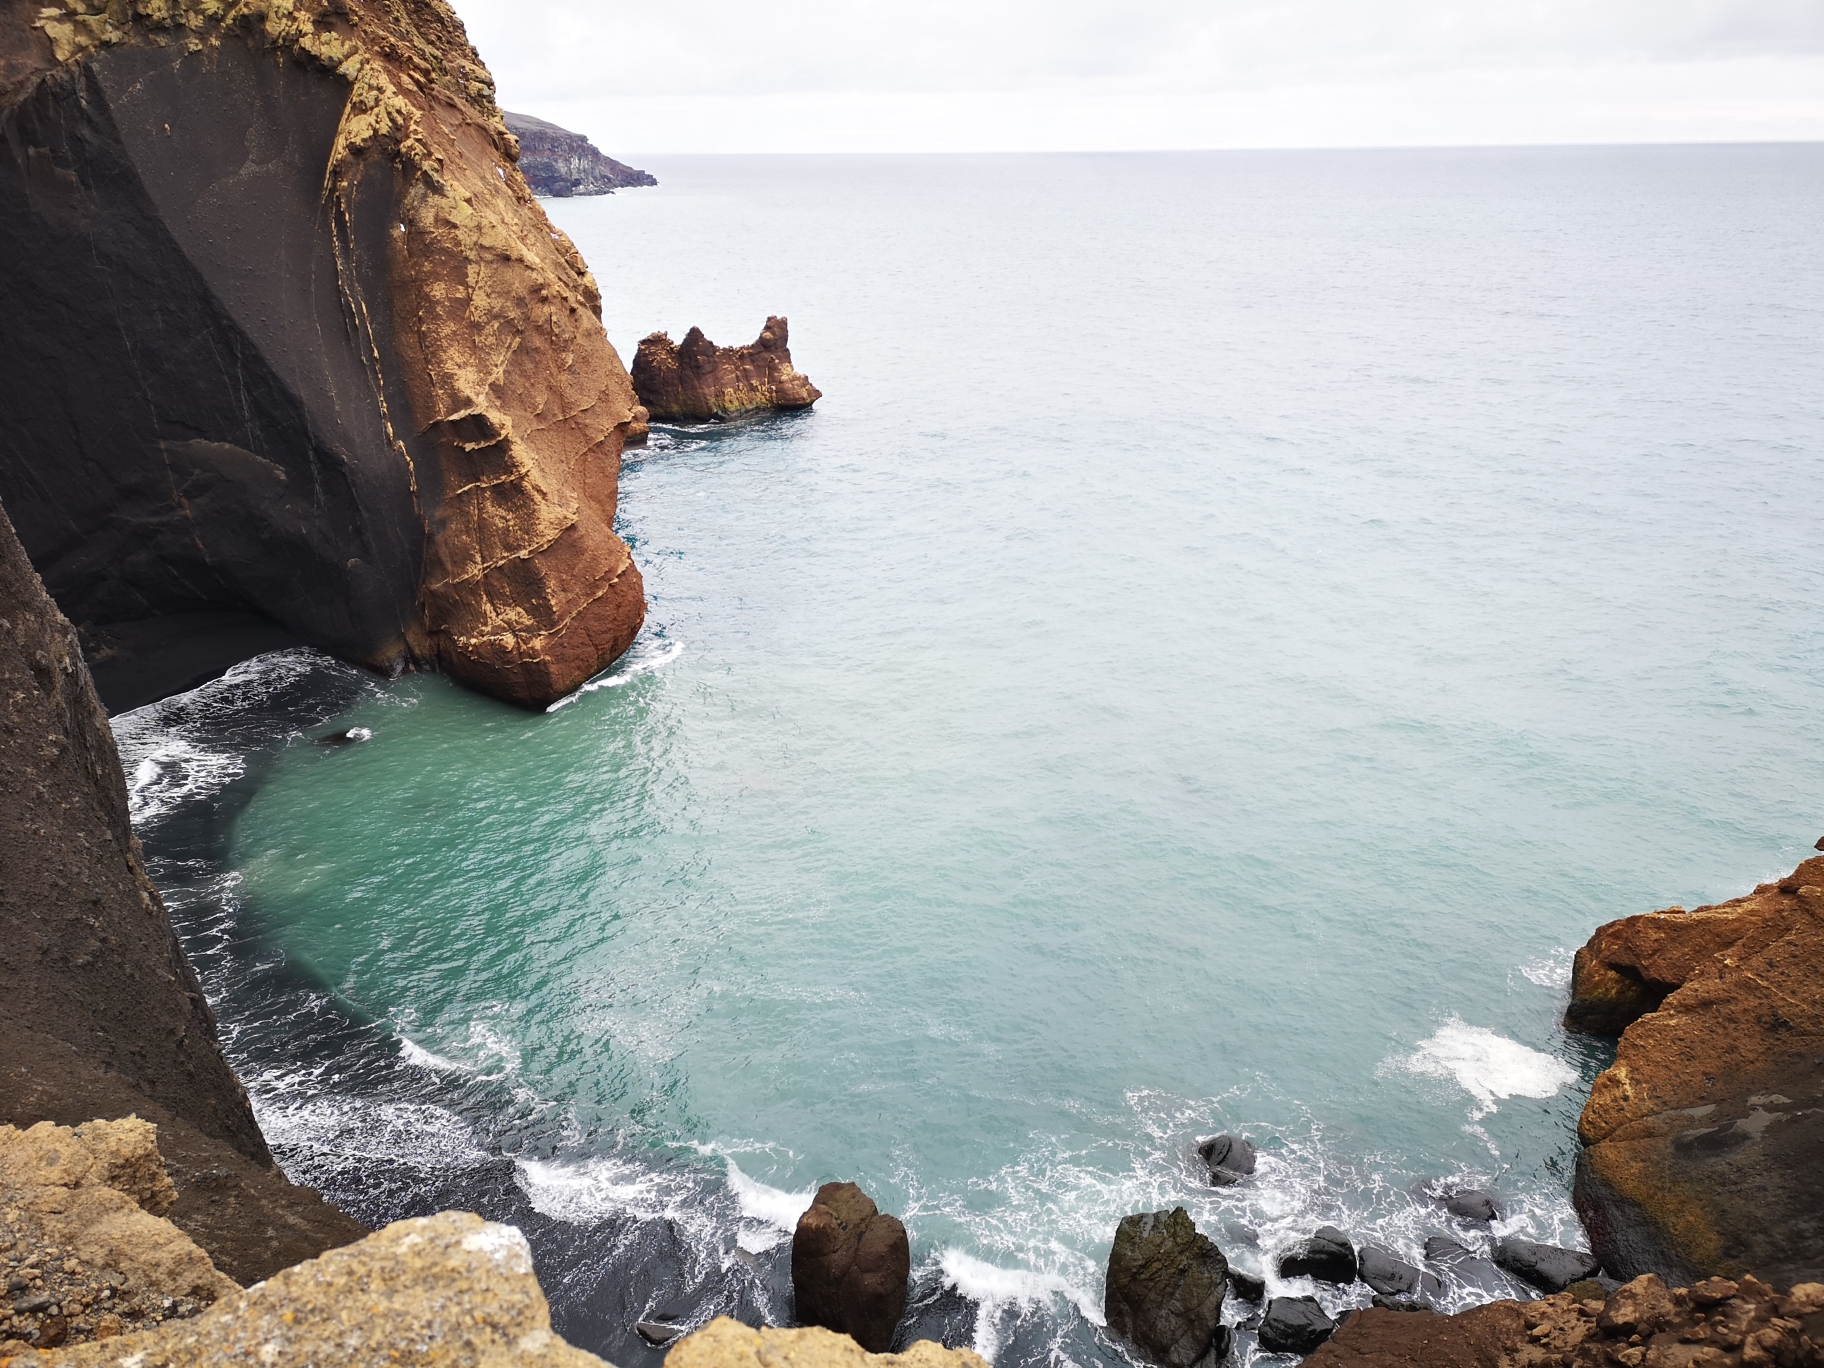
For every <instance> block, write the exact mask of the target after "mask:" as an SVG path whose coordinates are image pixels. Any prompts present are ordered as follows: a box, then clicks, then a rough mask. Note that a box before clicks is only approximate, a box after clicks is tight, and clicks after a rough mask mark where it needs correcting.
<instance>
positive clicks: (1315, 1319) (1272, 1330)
mask: <svg viewBox="0 0 1824 1368" xmlns="http://www.w3.org/2000/svg"><path fill="white" fill-rule="evenodd" d="M1335 1333H1336V1322H1335V1321H1333V1320H1331V1319H1330V1317H1329V1316H1327V1315H1325V1314H1324V1308H1323V1307H1321V1306H1319V1305H1318V1304H1317V1298H1316V1297H1275V1298H1273V1301H1272V1304H1271V1305H1269V1306H1268V1307H1267V1314H1266V1317H1265V1318H1264V1319H1263V1320H1262V1321H1261V1323H1260V1347H1261V1348H1262V1349H1265V1350H1267V1351H1269V1352H1270V1353H1275V1354H1308V1353H1310V1352H1311V1351H1312V1350H1313V1349H1315V1348H1317V1346H1318V1345H1320V1344H1322V1343H1323V1342H1324V1341H1325V1340H1327V1339H1329V1338H1330V1336H1331V1335H1333V1334H1335Z"/></svg>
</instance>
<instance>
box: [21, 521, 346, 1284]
mask: <svg viewBox="0 0 1824 1368" xmlns="http://www.w3.org/2000/svg"><path fill="white" fill-rule="evenodd" d="M0 925H4V926H5V928H6V935H5V937H4V939H3V940H0V1038H4V1040H5V1041H6V1049H5V1051H4V1054H0V1123H11V1124H12V1125H15V1126H22V1127H23V1126H31V1125H32V1124H33V1123H35V1122H39V1121H46V1120H48V1121H53V1122H56V1123H58V1124H61V1125H64V1126H73V1125H79V1124H82V1123H83V1122H86V1121H91V1120H93V1119H94V1118H95V1117H97V1116H108V1117H122V1116H127V1115H129V1114H136V1115H138V1116H140V1117H142V1118H145V1119H146V1120H148V1121H151V1122H154V1123H156V1124H157V1125H158V1127H159V1130H160V1137H161V1145H162V1148H163V1150H164V1159H165V1164H166V1167H167V1168H168V1169H169V1171H170V1173H171V1175H172V1177H173V1178H174V1179H175V1181H176V1201H175V1205H174V1206H172V1208H171V1209H170V1212H169V1215H170V1217H171V1219H172V1220H173V1221H174V1222H175V1223H177V1224H178V1225H179V1226H180V1227H182V1228H183V1229H184V1230H186V1231H188V1232H189V1233H190V1234H191V1235H192V1236H193V1237H194V1238H195V1239H196V1240H197V1242H198V1243H199V1244H201V1245H202V1246H203V1248H204V1249H205V1250H207V1251H208V1253H209V1255H210V1256H211V1258H213V1259H214V1261H215V1265H216V1267H217V1268H219V1269H221V1270H222V1271H223V1272H224V1273H226V1274H227V1275H228V1276H230V1277H232V1278H235V1279H237V1280H238V1281H242V1282H256V1281H258V1280H259V1279H261V1278H264V1277H267V1276H269V1275H271V1274H272V1273H275V1272H277V1271H278V1270H279V1269H280V1268H282V1267H284V1266H285V1265H286V1264H291V1263H296V1262H297V1261H298V1260H300V1259H307V1258H310V1257H312V1256H314V1255H316V1254H320V1253H321V1252H322V1251H323V1250H325V1249H327V1248H330V1247H331V1246H334V1245H338V1244H346V1243H347V1242H349V1241H350V1240H357V1239H359V1238H361V1236H363V1235H365V1234H366V1233H367V1231H366V1228H365V1227H363V1226H361V1225H359V1224H358V1223H356V1222H355V1221H352V1220H350V1219H349V1218H348V1217H346V1216H344V1215H342V1214H341V1213H340V1212H338V1211H336V1210H335V1209H334V1208H333V1207H330V1206H329V1205H327V1204H326V1203H325V1202H323V1200H322V1199H321V1198H320V1197H318V1196H317V1194H316V1193H314V1192H312V1191H310V1190H309V1189H307V1188H298V1187H293V1186H292V1185H291V1184H290V1183H289V1182H287V1181H286V1180H285V1176H284V1175H283V1174H282V1173H280V1172H279V1171H278V1169H277V1168H275V1167H274V1166H273V1163H272V1157H271V1155H270V1154H269V1153H268V1152H267V1149H266V1142H265V1140H264V1138H263V1137H262V1136H261V1135H260V1130H259V1126H258V1125H257V1124H256V1123H255V1121H254V1118H253V1112H252V1109H251V1108H250V1107H249V1105H248V1102H247V1095H246V1093H245V1092H244V1091H243V1090H242V1088H241V1085H240V1082H239V1080H237V1079H236V1078H235V1076H234V1074H233V1072H232V1071H230V1069H229V1068H228V1065H227V1062H226V1061H225V1060H224V1059H223V1058H222V1054H221V1050H220V1047H219V1046H218V1044H217V1041H216V1028H215V1017H214V1014H213V1013H211V1011H210V1010H209V1005H208V1003H207V1002H205V1001H204V999H203V994H202V988H201V985H199V984H198V982H197V980H196V975H195V973H194V972H193V971H192V970H191V968H190V965H189V962H188V961H187V960H186V959H185V958H184V956H183V953H182V951H181V950H180V949H179V948H178V944H177V938H176V936H175V934H174V933H173V931H172V929H171V922H170V919H169V917H168V916H167V915H166V912H165V907H164V903H163V901H162V900H161V899H160V898H159V895H158V890H157V889H156V888H154V887H153V886H152V884H151V881H150V880H148V879H147V878H146V873H145V870H144V868H143V867H142V865H141V864H140V858H139V843H138V841H137V840H135V839H134V836H133V832H132V828H131V826H130V824H129V822H128V819H127V790H126V784H125V782H124V780H123V778H122V775H121V770H120V757H119V754H118V753H117V752H116V750H115V749H114V734H113V732H112V731H110V730H109V728H108V721H107V718H106V716H105V715H104V714H103V713H102V710H101V706H100V704H99V703H98V702H97V700H96V698H95V693H94V690H93V689H92V688H91V687H90V684H89V676H88V670H87V667H86V666H85V664H84V663H83V657H82V652H81V650H80V649H79V648H78V645H77V640H76V634H75V632H74V631H73V630H72V629H71V627H70V624H69V622H68V621H67V620H66V619H65V618H64V617H63V615H62V614H61V613H59V612H58V611H57V606H56V605H55V604H54V603H52V602H51V600H50V597H49V596H48V595H47V594H46V593H45V591H44V586H43V585H42V584H41V583H40V581H39V579H38V576H37V575H36V574H35V573H34V572H33V570H32V567H31V565H30V564H29V562H28V561H27V560H26V557H25V553H24V551H23V550H22V549H21V547H20V545H19V542H18V540H17V538H15V537H14V536H13V532H12V528H11V526H10V525H9V524H8V523H7V521H6V518H5V515H4V513H0Z"/></svg>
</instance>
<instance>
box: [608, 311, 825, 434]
mask: <svg viewBox="0 0 1824 1368" xmlns="http://www.w3.org/2000/svg"><path fill="white" fill-rule="evenodd" d="M788 340H789V332H788V330H787V327H786V322H785V320H784V319H783V318H778V317H774V318H769V319H767V320H766V326H765V327H763V328H762V329H760V336H759V337H758V338H756V339H755V340H754V342H753V344H752V345H751V346H747V347H718V346H717V345H716V344H715V343H714V342H711V341H710V340H709V339H708V338H707V337H705V336H704V335H703V330H702V329H701V328H692V329H691V330H690V331H689V332H687V333H685V334H684V341H683V343H682V344H679V343H676V342H673V341H672V340H671V338H670V336H669V335H667V334H665V333H662V332H659V333H653V334H652V335H651V336H650V337H647V338H645V339H643V340H642V341H641V343H640V349H639V351H637V352H636V353H634V357H633V385H634V388H635V389H636V390H637V391H638V392H639V396H640V402H641V403H642V404H644V405H645V406H646V408H647V411H648V412H649V413H650V414H651V416H652V417H654V418H672V419H680V420H682V421H685V422H712V421H713V422H719V421H721V420H722V419H725V418H738V417H740V416H742V415H743V414H749V413H763V412H766V411H768V410H770V409H804V408H809V407H810V406H811V405H812V404H814V403H816V402H817V401H818V400H819V399H821V398H823V391H822V390H820V389H818V388H817V387H816V386H815V385H813V384H812V383H811V380H810V377H809V376H807V375H800V374H799V373H798V372H797V371H796V370H794V369H793V368H792V350H791V348H790V347H789V346H787V345H786V344H787V341H788Z"/></svg>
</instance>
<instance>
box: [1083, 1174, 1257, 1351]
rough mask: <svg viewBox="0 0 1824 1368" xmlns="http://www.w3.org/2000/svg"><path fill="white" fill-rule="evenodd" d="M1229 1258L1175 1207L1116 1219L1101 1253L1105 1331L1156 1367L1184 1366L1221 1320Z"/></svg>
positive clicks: (1211, 1337) (1206, 1346)
mask: <svg viewBox="0 0 1824 1368" xmlns="http://www.w3.org/2000/svg"><path fill="white" fill-rule="evenodd" d="M1228 1274H1229V1262H1228V1260H1227V1259H1225V1258H1224V1257H1223V1254H1222V1251H1221V1250H1220V1249H1218V1248H1217V1247H1216V1245H1215V1242H1214V1241H1212V1240H1211V1239H1210V1238H1209V1237H1208V1236H1206V1235H1204V1234H1203V1233H1201V1232H1200V1231H1199V1230H1198V1229H1197V1226H1196V1224H1195V1223H1194V1222H1193V1221H1192V1220H1191V1218H1190V1216H1189V1215H1188V1214H1187V1213H1186V1212H1185V1209H1184V1208H1183V1207H1174V1208H1173V1209H1172V1210H1170V1211H1148V1212H1143V1213H1140V1214H1138V1215H1134V1216H1128V1217H1125V1218H1123V1219H1122V1222H1121V1224H1120V1226H1119V1227H1118V1228H1117V1229H1116V1231H1115V1247H1114V1249H1112V1250H1111V1251H1110V1252H1109V1256H1108V1280H1107V1283H1106V1285H1105V1287H1104V1293H1103V1304H1104V1308H1105V1314H1106V1315H1107V1317H1108V1328H1109V1331H1110V1333H1112V1334H1114V1335H1118V1336H1119V1337H1120V1338H1122V1339H1124V1340H1126V1341H1127V1342H1128V1343H1129V1344H1131V1345H1132V1346H1133V1347H1134V1348H1135V1349H1136V1350H1138V1351H1139V1353H1140V1355H1141V1357H1143V1358H1145V1359H1147V1360H1148V1361H1149V1362H1152V1363H1157V1364H1162V1365H1164V1368H1191V1365H1192V1364H1194V1363H1196V1362H1197V1361H1198V1360H1200V1359H1202V1358H1203V1357H1204V1356H1205V1355H1206V1354H1207V1353H1209V1351H1210V1348H1211V1345H1212V1342H1213V1340H1214V1338H1215V1336H1216V1332H1217V1330H1218V1328H1219V1327H1220V1326H1221V1324H1222V1298H1223V1293H1224V1292H1225V1291H1226V1289H1227V1286H1228Z"/></svg>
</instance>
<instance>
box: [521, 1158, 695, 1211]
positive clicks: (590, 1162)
mask: <svg viewBox="0 0 1824 1368" xmlns="http://www.w3.org/2000/svg"><path fill="white" fill-rule="evenodd" d="M514 1177H515V1179H516V1180H517V1181H518V1183H519V1186H520V1188H521V1189H522V1190H523V1191H524V1192H525V1194H526V1197H527V1199H528V1200H530V1201H531V1203H532V1209H533V1210H534V1211H536V1212H538V1213H539V1214H540V1215H542V1216H549V1217H551V1218H552V1219H553V1220H558V1221H569V1222H572V1223H573V1224H578V1225H582V1224H587V1223H589V1222H592V1221H599V1220H602V1219H603V1218H605V1217H608V1216H618V1215H623V1214H625V1215H633V1216H638V1217H641V1218H643V1219H646V1220H652V1219H654V1218H657V1217H660V1216H670V1215H675V1214H676V1212H677V1210H678V1205H679V1199H680V1198H681V1197H683V1196H684V1194H683V1193H681V1192H679V1191H676V1190H674V1189H675V1184H671V1183H668V1182H666V1175H664V1174H663V1173H661V1172H660V1171H659V1170H657V1169H654V1168H650V1167H648V1166H647V1165H645V1164H641V1163H639V1162H637V1161H635V1160H632V1159H624V1158H622V1157H620V1156H619V1155H612V1154H607V1155H596V1156H594V1157H592V1158H588V1159H580V1160H574V1159H572V1160H565V1159H550V1160H542V1159H526V1158H521V1159H518V1160H517V1161H515V1163H514Z"/></svg>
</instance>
